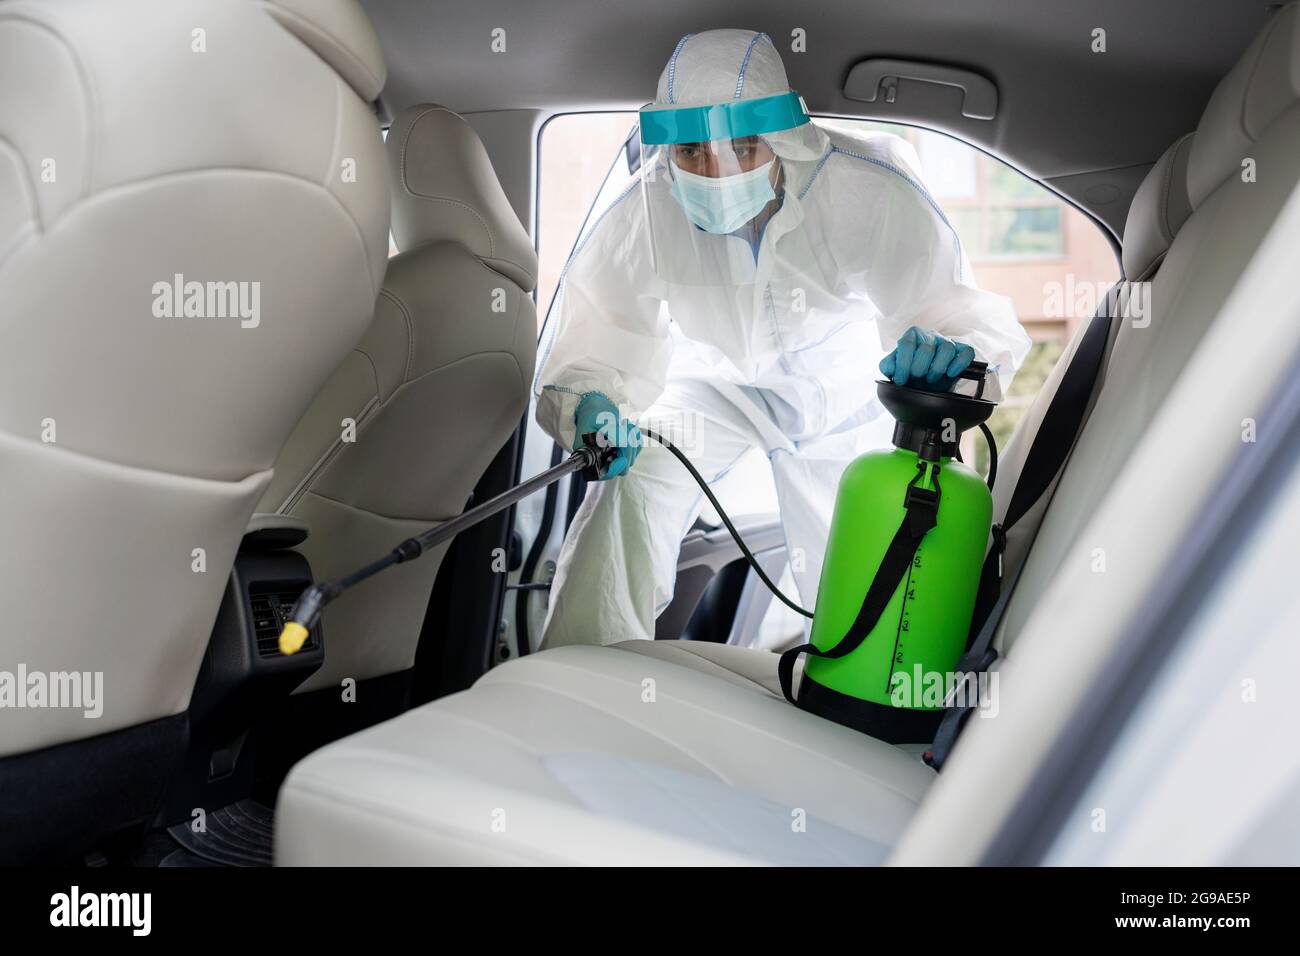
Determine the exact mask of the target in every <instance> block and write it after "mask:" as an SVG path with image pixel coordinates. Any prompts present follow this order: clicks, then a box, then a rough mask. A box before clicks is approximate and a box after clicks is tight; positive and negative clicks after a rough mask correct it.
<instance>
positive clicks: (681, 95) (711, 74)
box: [655, 30, 830, 162]
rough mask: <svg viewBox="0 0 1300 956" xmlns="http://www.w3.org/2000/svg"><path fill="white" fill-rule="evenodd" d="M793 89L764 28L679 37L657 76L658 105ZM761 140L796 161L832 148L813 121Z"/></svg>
mask: <svg viewBox="0 0 1300 956" xmlns="http://www.w3.org/2000/svg"><path fill="white" fill-rule="evenodd" d="M789 92H790V82H789V80H788V79H786V75H785V64H784V63H782V62H781V54H780V53H779V52H778V51H777V49H776V46H775V45H774V44H773V43H772V38H771V37H769V36H768V35H767V34H766V33H757V32H755V31H753V30H706V31H704V32H703V33H688V34H686V36H684V37H682V38H681V39H680V40H678V41H677V46H676V47H675V48H674V49H673V53H672V56H671V57H669V58H668V64H667V65H666V66H665V67H664V71H663V73H661V74H660V76H659V88H658V90H657V92H656V94H655V105H656V106H709V105H712V104H715V103H725V102H727V101H729V100H744V99H760V98H763V97H767V96H776V95H778V94H781V93H789ZM763 140H764V142H766V143H767V144H768V145H769V146H770V147H772V151H773V152H774V153H776V154H777V155H778V156H780V157H781V158H782V159H784V160H790V161H792V162H815V161H817V160H818V159H820V158H821V157H822V154H824V153H825V152H826V150H827V149H829V148H830V143H829V142H828V141H827V140H826V136H825V134H824V133H822V131H821V130H819V129H818V128H817V127H816V126H814V125H813V124H811V123H809V124H807V125H805V126H802V127H799V128H798V129H795V130H784V131H782V132H779V133H769V134H766V135H765V136H763Z"/></svg>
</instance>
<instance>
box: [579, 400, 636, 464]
mask: <svg viewBox="0 0 1300 956" xmlns="http://www.w3.org/2000/svg"><path fill="white" fill-rule="evenodd" d="M573 421H574V424H576V425H577V426H578V434H577V435H576V436H575V438H574V440H573V447H574V450H577V449H579V448H581V447H582V436H583V435H587V434H590V433H591V432H596V433H597V434H598V435H600V436H601V437H602V438H603V440H604V442H605V443H607V444H609V445H613V446H615V447H616V448H618V457H616V458H615V459H614V460H613V461H611V462H610V463H609V467H608V468H607V469H606V470H605V474H604V475H603V476H602V477H601V479H600V480H601V481H604V480H606V479H607V478H617V477H618V476H619V475H621V474H623V473H624V472H626V471H627V470H628V469H629V468H631V467H632V466H633V465H634V464H636V456H637V455H639V454H641V430H640V429H639V428H637V427H636V426H635V425H633V424H632V423H631V422H629V421H628V420H627V419H626V418H623V417H622V416H620V415H619V413H618V406H617V405H615V404H614V403H613V402H612V401H610V400H609V398H607V397H606V396H604V395H602V394H600V392H588V393H587V394H586V395H584V396H582V401H580V402H579V403H578V407H577V409H576V410H575V411H574V413H573Z"/></svg>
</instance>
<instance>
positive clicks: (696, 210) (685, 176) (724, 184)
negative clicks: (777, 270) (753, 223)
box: [668, 159, 776, 235]
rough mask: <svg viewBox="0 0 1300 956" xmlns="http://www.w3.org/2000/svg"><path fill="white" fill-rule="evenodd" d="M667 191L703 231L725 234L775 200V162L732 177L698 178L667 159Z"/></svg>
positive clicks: (741, 224)
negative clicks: (669, 172)
mask: <svg viewBox="0 0 1300 956" xmlns="http://www.w3.org/2000/svg"><path fill="white" fill-rule="evenodd" d="M668 162H669V165H671V166H672V172H673V185H672V188H671V190H670V191H671V192H672V195H673V198H674V199H676V200H677V203H678V205H680V206H681V207H682V211H683V212H685V213H686V218H687V219H689V220H690V221H691V222H693V223H695V225H697V226H699V227H700V228H701V229H703V230H704V231H705V232H711V233H714V234H715V235H725V234H726V233H729V232H735V231H736V230H737V229H739V228H740V227H741V226H743V225H744V224H745V223H747V222H749V220H751V219H753V218H754V217H755V216H757V215H758V214H759V213H760V212H762V211H763V207H764V206H766V205H767V204H768V203H770V202H771V201H772V200H773V199H775V198H776V193H775V192H774V191H773V189H772V165H773V163H775V162H776V160H775V159H774V160H772V162H770V163H766V164H765V165H763V166H759V167H757V168H755V169H751V170H750V171H749V172H746V173H737V174H736V175H734V176H719V177H717V178H714V177H712V176H699V175H696V174H695V173H688V172H686V171H685V170H684V169H682V168H680V167H679V166H678V165H677V164H676V163H674V162H673V161H672V160H671V159H670V160H669V161H668Z"/></svg>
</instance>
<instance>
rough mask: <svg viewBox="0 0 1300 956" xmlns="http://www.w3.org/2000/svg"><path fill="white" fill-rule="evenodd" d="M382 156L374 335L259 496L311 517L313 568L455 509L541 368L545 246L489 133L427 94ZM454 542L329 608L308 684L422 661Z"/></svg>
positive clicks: (385, 543) (314, 409) (388, 541)
mask: <svg viewBox="0 0 1300 956" xmlns="http://www.w3.org/2000/svg"><path fill="white" fill-rule="evenodd" d="M387 157H388V172H389V182H390V186H391V191H392V199H393V216H392V226H393V237H394V239H395V241H396V243H397V247H398V248H399V249H400V250H402V251H401V253H400V254H399V255H397V256H395V257H394V258H393V259H391V260H390V261H389V265H388V274H387V278H386V279H385V280H384V287H383V290H382V291H381V292H380V295H379V300H378V302H377V304H376V306H375V315H374V320H373V321H372V322H371V324H370V328H369V330H368V331H367V332H366V336H365V338H364V339H363V340H362V341H361V344H360V345H358V346H357V349H356V351H354V352H353V353H352V355H351V356H349V357H348V359H347V360H346V361H344V363H343V364H342V365H341V366H340V367H339V369H338V371H337V372H335V374H334V377H333V378H331V379H330V381H329V382H328V383H327V384H326V386H325V388H324V389H322V390H321V393H320V394H319V395H318V396H317V397H316V400H315V401H314V402H313V403H312V405H311V407H310V408H309V409H308V411H307V414H306V415H305V416H304V417H303V419H302V420H301V421H300V422H299V423H298V427H297V428H296V429H295V431H294V433H293V436H292V437H291V438H290V440H289V443H288V445H286V446H285V450H284V452H283V454H282V455H281V456H280V460H279V461H278V462H277V463H276V467H275V478H274V480H273V482H272V483H271V486H270V488H269V489H268V490H267V492H266V494H265V495H264V496H263V499H262V502H261V505H260V507H259V511H263V512H279V513H280V514H289V515H293V516H294V517H297V518H302V519H304V520H306V521H307V523H308V524H309V525H310V526H311V534H310V537H308V539H307V540H306V542H304V543H303V544H302V545H301V546H300V547H299V550H300V551H302V552H303V553H304V554H305V555H306V556H307V559H308V560H309V561H310V562H311V566H312V572H313V573H314V575H315V576H316V579H317V580H318V581H319V580H326V579H329V578H333V577H337V576H338V575H341V574H346V573H347V572H349V571H352V570H355V569H356V568H357V567H358V566H360V565H361V564H363V563H365V562H367V561H370V560H372V559H374V558H377V557H379V556H381V555H383V554H385V553H387V552H388V551H389V550H391V549H392V547H393V546H394V545H396V544H397V543H398V542H399V541H401V540H402V539H403V538H406V537H409V536H411V535H414V534H418V533H419V532H421V531H425V530H427V529H428V528H429V527H430V526H431V525H434V524H437V523H438V522H441V521H445V520H446V519H448V518H452V517H455V516H456V515H458V514H460V513H461V511H462V510H463V509H464V507H465V503H466V501H467V500H468V499H469V496H470V493H471V492H472V491H473V489H474V485H475V484H476V483H477V482H478V480H479V478H480V477H481V476H482V475H483V472H484V471H485V470H486V469H487V467H488V464H489V463H490V462H491V461H492V458H493V457H494V456H495V455H496V453H497V452H498V451H499V450H500V448H501V446H502V445H503V444H504V443H505V441H506V439H507V438H509V437H510V434H511V433H512V432H513V431H514V430H515V428H516V427H517V426H518V424H519V421H520V419H521V418H522V417H523V414H524V411H525V409H526V408H527V405H528V395H529V387H530V385H531V383H532V377H533V361H534V354H535V351H536V341H537V317H536V312H535V310H534V307H533V301H532V298H531V297H530V296H529V292H531V291H532V289H533V286H534V285H535V284H536V275H537V256H536V254H535V252H534V251H533V246H532V240H531V239H530V238H529V236H528V233H527V232H526V231H525V229H524V227H523V226H522V225H521V224H520V223H519V219H518V218H517V217H516V216H515V214H514V211H513V209H511V207H510V203H509V201H508V200H507V199H506V196H505V193H504V192H503V191H502V189H501V184H500V183H499V182H498V181H497V178H496V174H495V173H494V172H493V170H492V164H491V162H490V160H489V159H488V155H487V150H485V149H484V148H483V144H482V142H481V141H480V140H479V138H478V135H477V134H476V133H475V132H474V130H473V129H472V128H471V127H470V125H469V124H468V123H466V122H465V120H464V119H463V118H462V117H460V116H458V115H457V114H455V113H453V112H451V111H450V110H447V109H444V108H443V107H441V106H433V105H430V104H424V105H420V106H415V107H411V108H410V109H408V110H406V111H405V112H403V113H402V114H401V115H400V116H399V117H398V118H397V119H396V121H394V123H393V126H392V129H390V130H389V135H388V143H387ZM348 418H350V419H352V420H353V421H355V422H356V436H355V441H352V442H345V441H343V440H342V434H341V433H342V422H343V420H344V419H348ZM446 548H447V545H444V546H442V547H441V548H440V549H438V550H437V551H436V552H435V553H432V554H428V555H426V556H425V557H424V559H423V560H421V561H417V562H414V563H411V564H404V565H402V566H400V567H396V568H391V569H390V570H388V571H386V572H385V573H384V574H381V575H378V576H377V577H374V578H372V579H370V580H369V581H366V582H365V583H363V584H361V585H360V586H358V587H357V588H355V589H354V590H352V591H349V592H348V593H347V594H345V595H343V596H342V597H341V598H339V599H338V600H337V601H335V602H334V603H333V604H331V605H330V607H329V609H328V610H327V611H326V612H325V617H324V626H325V664H324V665H323V666H322V667H321V669H320V670H319V671H317V672H316V673H315V674H314V675H312V677H311V678H310V679H308V680H307V681H306V682H305V683H304V684H303V685H302V686H301V687H300V688H299V690H300V691H302V690H314V689H317V688H321V687H326V686H337V685H338V682H339V681H340V680H341V679H342V678H344V677H351V678H354V679H356V680H362V679H365V678H370V677H379V676H382V675H384V674H392V673H395V672H397V671H401V670H405V669H407V668H409V667H411V666H412V665H413V664H414V662H415V650H416V645H417V643H418V642H419V637H420V630H421V626H422V624H423V623H424V615H425V610H426V608H427V606H428V603H429V593H430V591H431V590H432V589H433V583H434V578H435V577H436V576H437V573H438V568H439V566H440V564H441V561H442V556H443V554H444V553H445V552H446ZM484 573H488V569H487V568H484Z"/></svg>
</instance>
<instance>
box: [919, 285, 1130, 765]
mask: <svg viewBox="0 0 1300 956" xmlns="http://www.w3.org/2000/svg"><path fill="white" fill-rule="evenodd" d="M1117 290H1118V287H1115V288H1112V289H1111V290H1110V291H1109V292H1108V293H1107V295H1106V298H1105V300H1104V301H1103V302H1102V304H1101V306H1100V307H1099V308H1098V309H1097V312H1096V314H1095V315H1094V316H1093V317H1092V320H1091V321H1090V322H1089V323H1088V328H1087V329H1086V330H1085V331H1084V333H1083V338H1082V340H1081V341H1080V342H1079V347H1078V349H1076V350H1075V353H1074V357H1073V358H1072V359H1071V360H1070V364H1069V366H1068V367H1067V368H1066V370H1065V374H1064V375H1063V376H1061V384H1060V385H1059V386H1058V387H1057V389H1056V394H1055V395H1053V396H1052V401H1051V403H1050V404H1049V405H1048V406H1047V412H1046V413H1045V414H1044V415H1043V421H1042V424H1041V425H1039V427H1038V432H1037V434H1035V435H1034V441H1033V444H1032V445H1030V446H1029V454H1028V455H1026V456H1025V464H1024V467H1023V468H1022V469H1021V471H1020V478H1019V480H1017V482H1016V490H1015V491H1014V492H1012V494H1011V503H1010V504H1009V505H1008V506H1007V514H1006V518H1005V519H1004V520H1003V523H1002V528H1001V531H1000V532H998V533H996V534H995V535H994V548H993V550H992V551H990V553H989V561H986V562H985V567H984V576H985V577H986V578H987V577H989V576H990V574H996V575H997V576H998V577H999V578H1000V572H999V571H998V570H995V567H996V568H997V569H1000V566H1001V559H1002V555H1001V546H1002V541H1003V540H1004V539H1005V534H1006V531H1007V530H1009V529H1010V528H1011V527H1012V526H1013V525H1014V524H1015V523H1016V522H1017V521H1019V520H1020V519H1021V518H1023V517H1024V516H1025V515H1026V514H1027V513H1028V512H1029V510H1030V509H1031V508H1032V507H1033V506H1034V505H1035V504H1036V503H1037V501H1038V499H1039V498H1041V497H1042V496H1043V493H1044V492H1046V491H1047V489H1048V488H1049V487H1051V484H1052V481H1053V479H1055V477H1056V475H1057V473H1058V472H1059V471H1060V470H1061V466H1062V465H1064V464H1065V459H1066V457H1067V456H1068V455H1069V453H1070V449H1071V448H1072V447H1074V440H1075V438H1076V437H1078V434H1079V430H1080V428H1081V427H1082V426H1083V418H1084V415H1085V413H1086V412H1087V410H1088V403H1089V401H1090V400H1091V398H1092V393H1093V389H1094V388H1095V386H1096V383H1097V376H1098V375H1099V374H1100V373H1101V366H1102V361H1103V359H1104V358H1105V356H1106V342H1107V339H1108V338H1109V337H1110V321H1111V316H1112V314H1113V306H1114V304H1115V298H1116V295H1117ZM995 552H996V553H995ZM1023 568H1024V562H1023V561H1022V562H1021V564H1020V566H1019V567H1018V568H1017V569H1016V571H1015V573H1014V574H1012V576H1011V577H1010V578H1009V579H1008V580H1007V581H1006V582H1005V583H1002V585H1001V587H1000V588H998V591H997V594H998V597H997V601H996V603H994V604H993V606H992V607H991V608H989V610H988V612H987V613H986V614H985V615H984V617H983V619H982V620H981V621H980V624H979V631H978V633H977V634H976V637H975V639H974V641H973V642H972V643H971V645H970V647H969V648H968V649H967V651H966V653H965V654H964V655H963V656H962V659H961V661H960V662H958V664H957V670H958V672H959V673H961V674H963V675H965V676H964V677H963V679H962V680H961V681H959V683H958V685H957V689H958V690H963V689H964V690H965V692H966V700H967V701H969V700H971V699H973V694H971V692H970V686H969V683H968V682H969V681H971V680H973V679H974V677H975V675H977V674H979V673H980V672H982V671H985V670H988V668H989V666H990V665H991V664H992V663H993V662H994V661H995V660H996V659H997V656H998V654H997V651H996V650H994V649H993V637H994V635H995V634H996V633H997V629H998V624H999V622H1000V621H1001V620H1002V614H1003V612H1005V611H1006V608H1007V603H1008V602H1009V601H1010V600H1011V595H1012V592H1014V591H1015V587H1016V582H1017V581H1018V580H1019V579H1020V571H1021V570H1022V569H1023ZM994 582H995V584H997V583H998V581H997V578H994ZM981 588H983V585H981ZM973 706H974V705H973V704H971V703H956V704H955V705H954V706H950V707H949V708H948V712H947V713H946V714H944V717H943V722H942V723H941V724H940V725H939V730H938V732H937V734H936V735H935V738H934V747H933V749H932V750H930V751H929V753H927V754H926V755H925V762H926V763H928V764H929V765H930V766H932V767H934V768H935V769H936V770H938V769H940V768H941V767H942V766H943V763H944V761H945V760H947V759H948V754H949V753H950V752H951V750H952V747H953V744H955V743H956V741H957V736H958V735H959V734H960V733H961V729H962V727H963V726H964V725H965V723H966V719H967V717H969V716H970V712H971V710H972V708H973Z"/></svg>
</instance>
